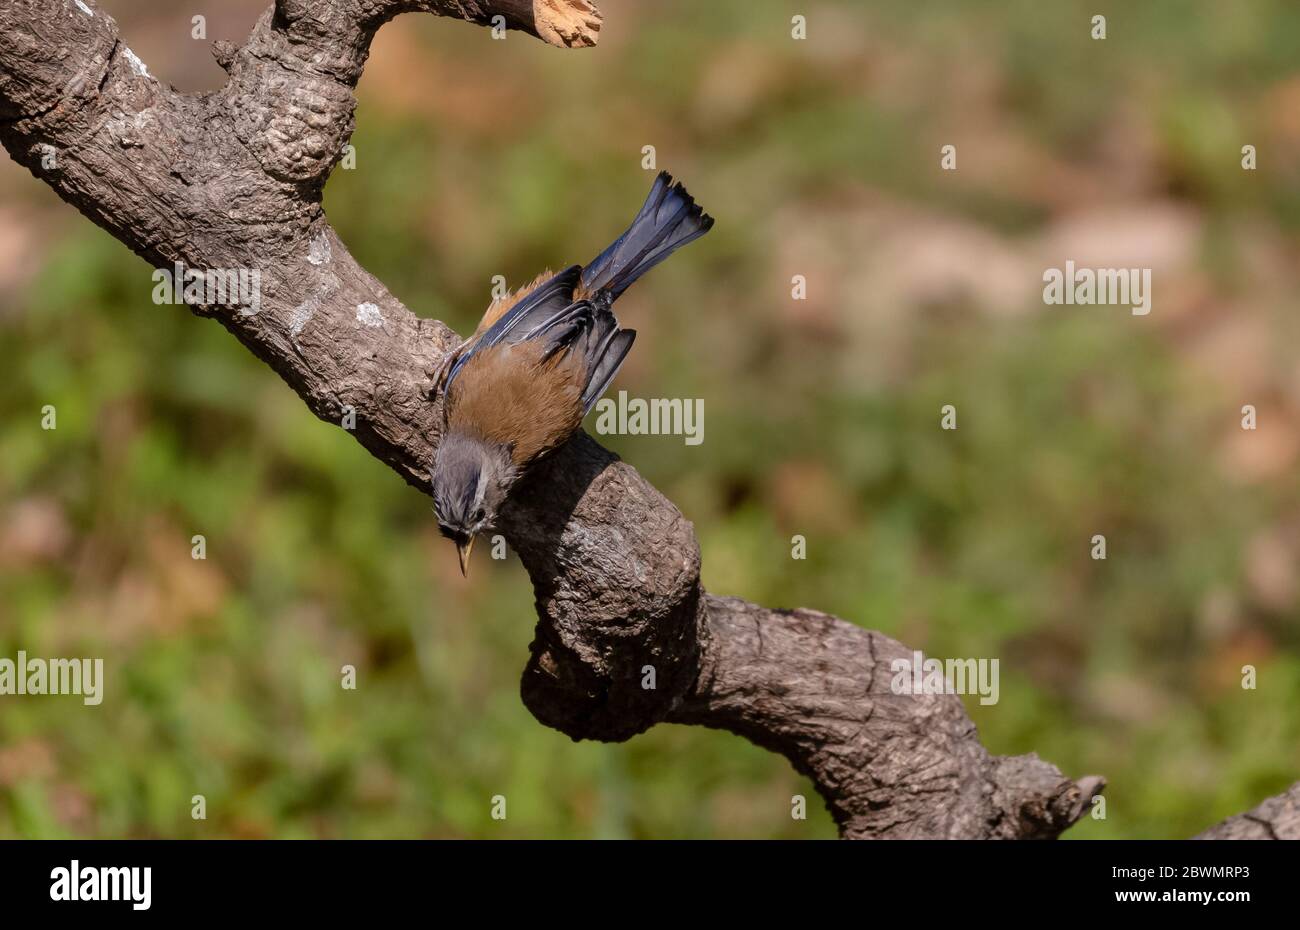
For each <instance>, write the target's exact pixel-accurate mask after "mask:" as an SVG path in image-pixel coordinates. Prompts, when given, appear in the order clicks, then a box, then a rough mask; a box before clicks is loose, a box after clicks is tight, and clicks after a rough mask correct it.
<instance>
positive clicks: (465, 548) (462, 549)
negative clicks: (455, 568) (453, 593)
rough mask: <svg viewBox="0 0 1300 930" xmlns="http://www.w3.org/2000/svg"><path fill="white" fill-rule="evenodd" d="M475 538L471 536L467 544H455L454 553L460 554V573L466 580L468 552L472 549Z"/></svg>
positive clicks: (467, 574) (467, 575)
mask: <svg viewBox="0 0 1300 930" xmlns="http://www.w3.org/2000/svg"><path fill="white" fill-rule="evenodd" d="M477 538H478V537H476V536H471V537H470V538H469V540H468V541H467V542H463V543H456V551H457V552H458V553H460V573H461V574H462V575H464V576H465V577H466V578H468V577H469V551H470V550H471V549H473V548H474V540H475V539H477Z"/></svg>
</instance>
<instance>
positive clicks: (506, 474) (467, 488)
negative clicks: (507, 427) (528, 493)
mask: <svg viewBox="0 0 1300 930" xmlns="http://www.w3.org/2000/svg"><path fill="white" fill-rule="evenodd" d="M514 479H515V468H514V466H513V464H512V463H511V460H510V450H509V448H508V447H506V446H503V445H500V444H497V443H494V442H491V441H488V440H484V439H480V438H478V437H474V436H466V435H464V434H463V433H455V432H453V433H448V434H447V435H445V436H444V437H443V438H442V442H441V443H439V445H438V453H437V457H436V459H435V461H434V465H433V504H434V511H435V512H436V513H437V515H438V530H439V532H441V533H442V535H443V536H445V537H447V538H448V539H450V540H451V541H452V542H454V543H455V544H456V549H457V550H458V552H459V554H460V570H461V572H462V573H463V574H468V569H469V553H470V549H472V548H473V546H474V537H475V536H477V535H478V534H479V533H481V532H483V531H484V530H487V529H489V528H491V527H492V526H493V524H494V523H495V522H496V516H497V509H498V508H499V507H500V506H501V503H502V501H504V500H505V498H506V494H507V493H508V492H509V490H510V485H511V484H513V483H514Z"/></svg>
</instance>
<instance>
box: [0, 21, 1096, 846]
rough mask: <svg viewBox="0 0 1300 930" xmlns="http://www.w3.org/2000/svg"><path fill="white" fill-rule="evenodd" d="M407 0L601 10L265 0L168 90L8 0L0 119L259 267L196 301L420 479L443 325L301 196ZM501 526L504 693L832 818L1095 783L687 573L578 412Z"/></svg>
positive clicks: (1038, 802) (860, 645)
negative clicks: (575, 431)
mask: <svg viewBox="0 0 1300 930" xmlns="http://www.w3.org/2000/svg"><path fill="white" fill-rule="evenodd" d="M83 7H84V8H83ZM411 11H427V12H433V13H437V14H440V15H444V16H451V17H455V18H460V19H464V20H468V21H471V22H475V23H483V24H491V23H492V22H493V18H494V17H497V16H500V17H502V18H503V19H502V21H503V22H504V23H505V25H507V26H509V27H510V28H513V29H518V30H522V31H524V32H527V33H530V34H532V35H534V36H538V37H540V38H542V39H544V40H545V41H547V42H549V43H551V44H554V45H560V46H583V45H592V44H594V43H595V41H596V38H597V33H598V31H599V28H600V16H599V14H598V13H597V12H596V10H595V9H594V7H592V5H591V4H590V3H588V2H586V0H531V2H530V0H279V2H277V4H276V6H275V7H274V9H272V10H268V11H267V12H266V13H265V14H264V15H263V16H262V18H261V19H260V20H259V21H258V23H257V25H256V26H255V27H254V29H253V32H252V34H251V36H250V37H249V39H248V41H247V42H246V43H245V44H244V45H243V46H242V47H238V48H236V47H235V46H233V45H231V44H230V43H215V46H214V53H215V55H216V57H217V60H218V62H219V63H220V64H221V66H222V67H223V68H224V69H225V70H226V71H227V73H228V74H229V81H228V83H227V84H226V85H225V87H223V88H222V89H221V90H220V91H218V92H215V93H211V94H198V95H184V94H179V93H177V92H175V91H173V90H171V89H169V88H167V87H164V86H163V85H162V84H160V83H159V82H158V81H157V80H156V79H155V78H154V77H153V76H151V75H149V74H148V72H147V67H146V66H145V64H144V63H143V62H141V61H140V60H139V59H138V57H136V56H135V55H134V53H132V52H131V50H130V49H129V48H128V47H127V46H126V45H125V44H124V43H123V42H122V41H121V39H120V37H119V35H118V31H117V26H116V24H115V23H114V22H113V20H112V19H111V18H110V17H109V16H107V15H106V14H105V13H104V12H103V10H102V9H100V8H98V7H96V6H94V5H93V4H92V3H91V2H90V0H85V2H84V3H77V2H76V0H10V2H8V3H7V4H6V5H5V6H4V7H3V8H0V141H3V144H4V146H5V148H6V149H7V150H8V151H9V153H10V154H11V156H12V157H13V158H14V159H15V160H16V161H18V162H20V163H21V164H23V165H25V166H27V167H28V168H29V169H30V170H31V171H32V172H33V174H35V175H36V176H37V177H38V178H40V179H41V180H43V181H45V182H46V183H47V184H49V185H50V186H51V187H53V188H54V190H55V191H57V192H58V194H59V196H61V197H62V198H63V199H64V200H66V201H68V202H69V203H71V204H72V205H73V206H75V207H76V208H77V209H78V210H80V211H81V212H82V213H83V214H85V215H86V216H87V217H89V218H90V219H91V220H93V221H94V222H95V223H97V224H98V225H100V226H101V227H103V228H104V229H106V230H107V231H108V232H109V233H110V234H112V235H113V236H114V237H116V238H117V239H119V240H120V241H121V242H123V243H125V244H126V245H127V246H128V247H129V248H131V249H132V251H134V252H135V253H136V254H138V255H140V256H141V257H142V258H144V259H145V260H146V261H148V262H150V263H151V264H153V265H155V266H157V267H164V268H170V267H171V266H172V265H173V264H174V263H177V262H179V263H182V264H183V265H185V266H186V267H187V268H193V269H214V268H223V269H229V268H252V269H257V270H258V271H259V272H260V274H261V302H260V305H259V306H257V307H252V306H243V307H233V308H232V307H222V306H203V307H196V308H194V309H195V312H196V313H199V314H200V315H205V316H212V317H214V318H216V319H217V320H218V321H219V322H220V323H221V324H222V325H223V326H225V327H226V328H227V329H228V330H229V331H230V332H231V333H233V334H234V336H235V337H236V338H237V339H239V340H240V341H241V342H242V343H243V344H244V345H245V346H247V347H248V348H249V349H250V350H251V351H253V352H254V353H255V354H256V355H257V356H258V357H259V358H261V359H262V360H263V361H265V362H266V363H267V364H269V365H270V366H271V367H272V368H273V369H274V370H275V371H276V372H277V373H278V374H279V375H280V376H281V377H282V378H283V379H284V380H285V382H286V383H288V384H289V386H290V387H292V388H293V389H294V390H295V391H297V393H298V394H299V395H300V396H301V397H302V399H303V400H304V401H305V402H306V404H307V406H308V407H309V408H310V409H311V410H312V412H313V413H315V414H316V416H318V417H320V418H321V419H322V420H325V421H327V422H332V423H335V424H336V425H337V424H339V423H340V422H341V420H342V418H343V416H344V414H345V412H346V411H347V410H349V409H351V410H353V411H355V415H356V428H355V430H354V435H355V436H356V438H357V439H358V440H359V441H360V442H361V443H362V444H363V445H364V446H365V448H366V449H368V450H369V451H370V452H371V453H372V454H373V455H374V456H375V457H376V458H378V459H380V460H381V461H383V462H385V463H386V464H388V465H389V466H390V467H391V468H393V469H394V470H395V471H396V472H397V473H398V474H400V475H401V476H402V477H403V478H405V479H406V480H407V481H408V482H409V483H411V484H412V485H413V486H415V487H416V488H418V489H420V490H421V491H425V492H427V491H428V471H429V467H430V464H431V462H432V461H433V455H434V451H435V449H436V447H437V443H438V438H439V424H440V422H441V410H440V400H439V399H436V398H435V399H430V397H429V389H430V382H429V374H430V372H431V371H432V370H433V369H434V368H435V367H436V365H437V363H438V362H439V361H440V360H441V359H442V358H443V356H444V355H445V354H446V353H447V352H448V351H450V350H451V349H453V348H454V347H455V345H456V344H457V343H458V339H457V337H456V336H455V334H454V333H452V332H451V331H450V330H449V329H448V328H447V327H446V326H444V325H443V324H441V323H438V322H434V321H429V320H422V319H419V318H417V317H416V316H415V315H414V314H412V313H411V312H410V311H408V310H407V309H406V308H405V307H404V306H403V305H402V303H401V302H400V301H398V300H397V299H396V298H395V297H393V296H392V295H391V294H390V293H388V291H387V290H386V289H385V288H384V286H383V285H382V284H381V283H380V282H379V281H377V280H376V279H375V278H374V277H372V276H371V275H370V274H368V273H367V272H366V271H365V270H364V269H362V268H361V267H360V266H359V265H358V264H357V263H356V262H355V261H354V260H353V258H352V256H351V255H350V254H349V252H348V250H347V248H346V247H345V246H344V245H343V243H342V242H341V241H340V240H339V238H338V236H337V235H335V233H334V231H333V229H332V228H331V227H330V226H329V224H328V223H327V222H326V220H325V217H324V214H323V212H322V210H321V190H322V188H323V186H324V184H325V181H326V179H327V178H328V176H329V174H330V171H331V170H332V168H333V166H334V164H335V163H336V161H337V160H338V158H339V157H340V154H341V152H342V150H343V147H344V145H345V144H346V142H347V140H348V139H349V138H350V136H351V134H352V131H353V127H354V122H353V111H354V108H355V106H356V98H355V96H354V93H353V91H354V88H355V87H356V84H357V81H358V80H359V79H360V76H361V72H362V69H363V67H364V65H365V60H366V56H367V54H368V52H369V48H370V42H371V40H372V38H373V37H374V34H375V32H376V31H377V30H378V29H379V27H380V26H381V25H382V24H383V23H385V22H387V21H388V20H389V19H391V18H392V17H394V16H396V15H398V14H399V13H403V12H411ZM51 151H53V152H54V154H55V159H54V163H53V166H52V167H46V164H47V163H48V161H49V159H48V158H47V157H46V156H48V154H49V153H50V152H51ZM501 524H502V525H501V527H500V529H501V530H502V532H503V533H504V534H505V536H506V538H507V540H508V541H509V542H510V544H511V545H512V546H513V547H514V548H515V549H516V550H517V551H518V552H519V555H520V558H521V559H522V561H523V564H524V566H525V567H526V568H527V570H528V572H529V575H530V577H531V578H532V581H533V585H534V590H535V594H536V599H537V602H536V607H537V614H538V625H537V631H536V638H535V640H534V642H533V643H532V645H531V647H530V651H531V657H530V659H529V661H528V664H527V668H526V670H525V672H524V676H523V681H522V687H521V691H522V696H523V700H524V702H525V703H526V705H527V706H528V708H529V709H530V710H531V711H532V713H533V714H534V715H535V716H536V717H537V719H538V720H540V721H541V722H543V723H545V724H547V725H549V726H552V727H555V728H557V729H559V730H561V731H562V732H564V733H566V734H568V735H569V736H571V737H573V738H574V739H599V740H623V739H627V738H629V737H631V736H633V735H634V734H637V733H640V732H642V731H644V730H646V729H647V728H649V727H651V726H653V725H654V724H655V723H658V722H662V721H668V722H674V723H683V724H695V725H700V726H708V727H716V728H719V729H725V730H730V731H732V732H734V733H738V734H740V735H742V736H745V737H747V738H748V739H750V740H752V741H753V742H755V743H757V744H758V745H760V746H764V747H766V748H768V749H770V750H772V751H774V752H779V753H781V754H782V755H784V756H785V757H786V758H788V759H789V760H790V761H791V763H792V764H793V765H794V767H795V768H796V769H797V770H798V771H800V772H802V773H804V774H806V775H808V776H809V777H810V778H812V780H813V781H814V783H815V784H816V786H817V788H818V790H819V791H820V792H821V794H822V796H823V797H824V798H825V800H826V802H827V804H828V806H829V808H830V810H831V812H832V814H833V815H834V817H835V819H836V821H837V823H838V824H839V825H840V828H841V832H842V834H843V835H844V836H846V837H922V836H926V837H974V838H1029V837H1035V838H1036V837H1054V836H1057V835H1058V834H1059V833H1060V832H1061V831H1063V830H1064V829H1066V828H1067V827H1068V826H1069V825H1070V824H1072V823H1074V822H1075V821H1076V820H1077V819H1078V818H1079V817H1080V816H1081V815H1082V813H1083V811H1084V810H1085V809H1086V807H1087V804H1088V802H1089V800H1090V798H1091V797H1092V796H1093V795H1095V794H1096V793H1097V792H1099V791H1100V790H1101V788H1102V786H1103V781H1102V779H1100V778H1097V777H1089V778H1084V779H1080V780H1079V781H1077V782H1076V781H1072V780H1071V779H1068V778H1066V777H1065V776H1063V775H1062V774H1061V773H1060V772H1059V771H1058V770H1057V769H1056V768H1055V767H1053V766H1051V765H1050V764H1048V763H1046V762H1043V761H1041V760H1039V759H1038V758H1037V757H1036V756H1034V755H1032V754H1031V755H1028V756H1016V757H1002V756H993V755H990V754H989V753H988V752H987V750H985V749H984V747H983V746H982V745H981V744H980V742H979V739H978V735H977V733H976V731H975V727H974V725H973V724H972V723H971V721H970V719H969V717H968V716H967V715H966V713H965V711H964V709H963V707H962V704H961V701H960V699H959V698H957V697H954V696H951V695H935V696H928V695H917V696H912V695H906V696H904V695H896V694H893V693H892V692H891V691H890V690H889V678H890V676H889V674H888V664H889V661H890V660H891V659H892V658H896V657H906V656H908V655H910V651H909V650H906V649H904V647H903V646H901V645H900V644H899V643H897V642H895V641H894V640H892V639H889V638H888V637H886V636H884V635H883V634H880V633H876V632H871V631H867V630H863V629H860V628H858V627H856V626H854V625H852V624H850V623H846V622H845V621H843V620H839V619H837V618H835V617H831V616H829V615H826V614H821V613H817V612H815V611H807V610H797V611H773V610H768V609H765V608H762V607H758V606H756V605H753V604H748V603H746V602H744V601H740V600H737V599H734V598H722V597H716V596H712V595H708V594H706V593H705V592H704V591H703V590H702V588H701V586H700V583H699V568H700V554H699V547H698V544H697V542H696V539H695V534H694V530H693V527H692V526H691V524H690V522H689V521H687V520H686V519H685V518H684V517H683V516H682V514H681V513H680V512H679V511H678V510H677V508H676V507H674V506H673V505H672V503H671V502H669V501H668V500H667V499H665V498H664V497H663V496H662V495H661V494H660V493H659V492H658V491H657V490H655V489H654V488H653V487H651V486H650V484H649V483H647V482H646V481H645V480H644V479H643V478H642V477H641V476H640V475H639V474H638V473H637V472H636V470H635V469H633V468H632V467H630V466H629V465H627V464H626V463H624V462H622V461H620V460H619V459H618V458H617V457H615V456H614V455H612V454H611V453H610V452H608V451H606V450H605V449H603V448H601V447H600V446H599V445H597V444H596V443H595V442H594V441H592V440H591V439H590V438H589V437H588V436H586V435H585V434H579V435H578V436H576V437H575V438H574V439H573V440H572V441H571V442H570V443H568V444H567V445H566V446H565V447H564V448H563V449H561V450H559V451H558V452H557V453H555V454H554V455H553V456H551V457H550V458H549V459H547V460H546V461H544V462H543V463H542V464H540V465H539V466H538V467H537V468H536V469H535V470H534V471H533V473H531V474H529V475H527V476H525V478H524V479H523V480H522V481H521V482H520V483H519V484H518V485H517V487H516V489H515V491H514V492H513V493H512V496H511V498H510V500H509V501H508V502H507V506H506V508H505V509H504V510H503V512H502V514H501ZM647 667H652V668H653V669H654V673H655V687H654V688H653V689H648V688H644V687H643V686H642V683H643V679H644V678H645V675H646V672H647Z"/></svg>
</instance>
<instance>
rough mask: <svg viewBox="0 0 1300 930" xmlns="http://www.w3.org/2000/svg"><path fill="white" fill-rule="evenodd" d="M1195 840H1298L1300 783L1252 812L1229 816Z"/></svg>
mask: <svg viewBox="0 0 1300 930" xmlns="http://www.w3.org/2000/svg"><path fill="white" fill-rule="evenodd" d="M1196 838H1197V839H1198V840H1300V781H1298V782H1296V783H1295V784H1294V785H1292V786H1291V787H1290V788H1288V789H1286V791H1284V792H1282V793H1281V794H1279V795H1278V796H1277V797H1274V798H1269V799H1268V800H1267V801H1264V802H1263V803H1262V804H1260V805H1259V806H1258V807H1256V808H1254V809H1253V810H1248V811H1246V813H1244V814H1238V815H1237V816H1235V817H1229V818H1228V819H1227V820H1225V821H1223V822H1222V823H1219V824H1216V825H1215V826H1213V827H1210V829H1208V830H1206V831H1205V832H1204V833H1201V834H1198V835H1197V837H1196Z"/></svg>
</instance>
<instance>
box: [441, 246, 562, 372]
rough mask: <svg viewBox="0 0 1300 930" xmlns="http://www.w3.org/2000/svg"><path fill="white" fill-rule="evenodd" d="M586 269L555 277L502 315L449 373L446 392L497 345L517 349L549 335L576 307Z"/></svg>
mask: <svg viewBox="0 0 1300 930" xmlns="http://www.w3.org/2000/svg"><path fill="white" fill-rule="evenodd" d="M581 275H582V267H581V266H580V265H573V266H571V267H569V268H565V269H564V270H563V271H561V272H558V273H556V274H554V275H552V276H551V277H550V278H549V279H548V280H546V281H545V282H544V283H542V284H539V285H538V286H537V287H536V288H534V289H533V290H532V291H531V292H529V293H528V294H525V295H524V296H523V297H521V298H520V299H519V302H518V303H517V304H515V305H514V306H513V307H511V308H510V309H509V310H507V311H506V312H505V313H504V314H502V316H501V319H499V320H497V321H496V322H495V323H493V324H492V325H491V326H489V327H488V328H487V330H486V331H485V332H484V333H483V334H482V335H480V336H478V337H477V338H475V339H474V340H473V342H472V344H471V345H470V346H469V347H468V348H467V349H466V350H465V351H464V352H462V353H461V355H460V356H459V357H458V358H457V359H456V361H455V363H454V364H453V365H452V366H451V370H450V371H449V372H448V373H447V379H446V382H445V383H444V389H446V388H450V387H451V382H452V381H453V380H455V378H456V375H457V374H458V373H459V372H460V370H461V368H463V367H464V366H465V363H466V362H468V361H469V360H470V359H471V358H473V357H474V356H475V355H476V354H478V353H479V352H482V351H483V350H484V349H488V348H491V347H492V346H495V345H502V344H504V345H513V344H515V343H518V342H524V341H525V340H528V339H533V338H537V336H538V335H539V334H541V333H543V332H545V331H546V327H547V326H552V325H555V324H556V323H557V321H558V320H561V319H562V318H563V317H564V315H565V314H566V313H567V312H569V311H571V309H572V308H573V307H574V306H575V304H574V301H573V289H574V288H575V287H577V286H578V280H579V278H580V277H581Z"/></svg>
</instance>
